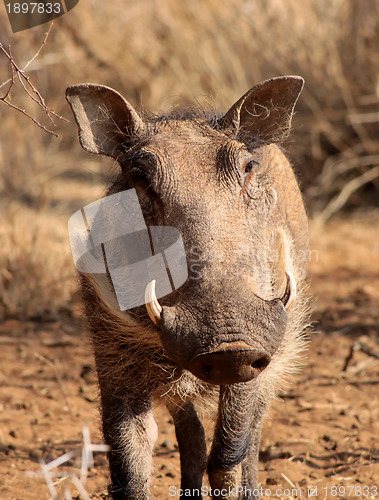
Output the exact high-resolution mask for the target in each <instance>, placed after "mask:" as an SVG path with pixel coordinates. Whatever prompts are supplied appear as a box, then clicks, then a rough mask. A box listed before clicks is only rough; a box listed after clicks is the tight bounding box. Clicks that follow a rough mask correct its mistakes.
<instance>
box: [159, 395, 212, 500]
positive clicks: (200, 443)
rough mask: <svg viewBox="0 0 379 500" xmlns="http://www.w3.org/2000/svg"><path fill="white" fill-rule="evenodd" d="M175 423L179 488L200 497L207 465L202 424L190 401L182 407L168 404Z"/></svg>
mask: <svg viewBox="0 0 379 500" xmlns="http://www.w3.org/2000/svg"><path fill="white" fill-rule="evenodd" d="M167 407H168V410H169V412H170V414H171V415H172V418H173V420H174V424H175V433H176V439H177V441H178V445H179V451H180V468H181V473H182V479H181V489H182V490H188V491H189V490H190V491H191V492H192V496H191V498H193V499H200V498H202V497H201V494H200V493H199V495H197V494H196V491H197V490H199V492H200V490H201V486H202V482H203V475H204V472H205V469H206V466H207V447H206V444H205V433H204V429H203V426H202V424H201V422H200V420H199V417H198V416H197V413H196V410H195V408H194V406H193V404H192V403H191V402H189V403H186V404H185V405H184V406H183V407H177V406H173V405H170V406H169V405H168V406H167ZM187 497H188V495H187Z"/></svg>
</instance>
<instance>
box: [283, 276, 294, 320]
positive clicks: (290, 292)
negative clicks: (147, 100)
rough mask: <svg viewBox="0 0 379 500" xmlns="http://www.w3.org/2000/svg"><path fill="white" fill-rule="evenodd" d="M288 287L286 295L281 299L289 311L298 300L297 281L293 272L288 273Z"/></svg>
mask: <svg viewBox="0 0 379 500" xmlns="http://www.w3.org/2000/svg"><path fill="white" fill-rule="evenodd" d="M286 276H287V286H286V290H285V292H284V294H283V295H282V297H281V298H280V300H281V301H282V302H283V305H284V307H285V308H286V310H287V311H290V310H291V309H292V306H293V304H294V302H295V298H296V281H295V278H294V276H293V274H292V273H291V271H286Z"/></svg>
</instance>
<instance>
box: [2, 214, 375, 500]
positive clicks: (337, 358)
mask: <svg viewBox="0 0 379 500" xmlns="http://www.w3.org/2000/svg"><path fill="white" fill-rule="evenodd" d="M312 232H313V240H312V250H313V252H312V254H311V277H312V284H311V294H312V296H313V297H314V298H315V300H314V303H313V309H314V311H313V315H312V320H313V326H314V332H313V333H312V336H311V343H310V349H309V356H308V363H307V365H306V366H305V367H304V369H303V371H302V372H301V373H300V374H299V375H298V376H296V377H294V379H293V384H292V386H291V388H290V389H289V390H288V392H286V393H285V394H284V395H283V396H282V398H281V400H280V401H276V402H274V404H273V405H272V407H271V410H270V412H269V415H268V416H267V418H266V420H265V424H264V428H263V436H262V444H261V454H260V466H259V479H260V486H261V487H262V493H263V496H262V498H269V497H271V498H280V499H290V498H300V497H301V498H309V497H313V498H320V499H323V498H340V499H342V498H343V499H345V498H348V499H352V498H376V497H377V496H378V494H377V493H376V489H375V486H376V487H379V484H378V483H379V449H378V448H379V446H378V431H379V423H378V420H379V399H378V389H379V347H378V338H379V213H378V212H376V213H375V212H372V213H369V214H368V213H362V214H361V215H354V216H350V217H345V218H344V219H339V220H333V221H332V222H330V223H328V224H327V225H326V226H325V227H318V226H317V224H316V223H313V231H312ZM0 345H1V364H0V387H1V393H0V499H1V500H16V499H17V500H28V499H33V500H45V499H46V500H47V499H48V498H50V497H51V493H50V492H49V489H48V487H47V483H46V481H45V479H44V478H43V477H42V476H41V467H40V464H39V461H40V459H41V458H43V459H44V460H45V461H46V462H50V461H51V460H53V459H55V458H57V457H59V456H61V455H63V454H64V453H67V452H70V451H73V450H76V451H77V455H76V456H75V457H71V458H70V460H69V461H68V462H66V463H65V464H64V465H61V466H59V467H57V468H56V469H54V470H53V471H52V472H54V473H59V474H60V476H62V474H63V473H64V472H67V473H68V476H67V477H66V478H64V477H54V482H55V488H56V490H57V491H58V492H59V495H60V498H70V496H69V495H68V493H67V491H66V496H64V495H65V494H64V488H67V489H68V490H69V491H70V492H71V493H70V495H71V496H72V498H86V496H85V494H84V493H82V495H81V496H79V491H78V489H77V487H75V486H74V483H73V481H72V477H73V476H72V475H74V476H76V477H78V476H80V466H81V447H82V442H83V435H82V432H83V426H85V425H87V426H88V428H89V430H90V434H91V441H92V443H100V442H101V434H100V432H99V418H98V412H97V386H96V377H95V373H94V367H93V361H92V357H91V353H90V349H89V346H88V343H87V341H86V338H85V335H84V333H83V327H82V326H81V324H80V321H79V320H78V319H72V318H67V319H64V318H63V319H59V321H58V320H57V321H50V322H44V323H43V322H33V321H28V322H25V321H24V322H20V321H16V320H7V321H6V322H5V323H3V324H1V325H0ZM156 421H157V423H158V426H159V438H158V441H157V444H156V453H155V458H154V471H153V475H154V479H153V485H152V492H153V494H154V495H155V497H156V498H157V499H165V500H167V499H169V498H175V496H172V495H170V491H171V492H173V491H174V490H173V488H172V489H171V490H169V487H170V486H171V487H176V488H178V487H179V483H180V473H179V454H178V450H177V445H176V441H175V436H174V429H173V425H172V422H171V420H170V417H169V416H168V414H167V413H166V412H165V411H164V410H163V409H160V408H158V409H157V411H156ZM206 430H207V431H208V436H209V437H208V441H209V442H210V437H211V431H212V422H207V423H206ZM70 474H71V476H70ZM106 484H107V464H106V458H105V453H104V452H97V453H95V455H94V466H93V467H92V468H91V469H90V470H89V473H88V478H87V482H86V484H85V488H86V490H87V491H88V493H89V498H91V499H105V498H107V495H106ZM176 498H177V497H176Z"/></svg>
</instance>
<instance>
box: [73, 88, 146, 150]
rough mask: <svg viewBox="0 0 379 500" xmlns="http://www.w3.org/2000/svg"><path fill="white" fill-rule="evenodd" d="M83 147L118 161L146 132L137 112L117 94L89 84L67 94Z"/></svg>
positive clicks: (111, 90) (109, 89)
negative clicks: (143, 132) (133, 140)
mask: <svg viewBox="0 0 379 500" xmlns="http://www.w3.org/2000/svg"><path fill="white" fill-rule="evenodd" d="M66 99H67V101H68V103H69V104H70V106H71V108H72V111H73V113H74V116H75V119H76V122H77V124H78V128H79V140H80V144H81V145H82V147H83V148H84V149H85V150H86V151H89V152H90V153H99V154H102V155H106V156H112V157H113V158H116V159H118V158H119V157H120V155H122V153H123V152H124V150H125V147H127V144H128V142H130V139H131V138H132V137H133V136H135V135H136V134H138V133H140V132H142V131H143V129H144V124H143V121H142V120H141V118H140V117H139V115H138V114H137V112H136V111H135V110H134V108H133V107H132V106H131V105H130V104H129V103H128V102H127V101H126V100H125V99H124V98H123V97H122V95H120V94H119V93H118V92H116V91H115V90H113V89H111V88H109V87H105V86H103V85H94V84H91V83H86V84H82V85H73V86H72V87H68V89H67V90H66Z"/></svg>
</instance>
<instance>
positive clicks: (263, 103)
mask: <svg viewBox="0 0 379 500" xmlns="http://www.w3.org/2000/svg"><path fill="white" fill-rule="evenodd" d="M303 86H304V80H303V78H301V77H300V76H281V77H278V78H272V79H271V80H266V81H264V82H262V83H259V84H258V85H256V86H255V87H253V88H252V89H250V90H249V91H248V92H247V93H246V94H245V95H243V96H242V97H241V99H239V100H238V101H237V102H236V103H235V104H234V105H233V106H232V107H231V108H230V109H229V111H228V112H227V113H226V114H225V115H224V116H223V117H222V118H221V119H220V121H219V127H220V128H221V129H223V130H232V131H233V132H235V133H236V134H237V135H240V136H242V137H243V136H249V137H252V136H254V137H256V138H257V139H258V140H262V141H265V142H267V141H280V140H282V139H284V138H285V137H286V136H287V135H288V134H289V131H290V127H291V120H292V115H293V110H294V107H295V104H296V101H297V99H298V97H299V94H300V92H301V90H302V88H303Z"/></svg>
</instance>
